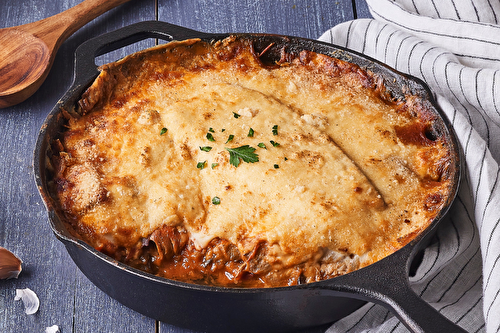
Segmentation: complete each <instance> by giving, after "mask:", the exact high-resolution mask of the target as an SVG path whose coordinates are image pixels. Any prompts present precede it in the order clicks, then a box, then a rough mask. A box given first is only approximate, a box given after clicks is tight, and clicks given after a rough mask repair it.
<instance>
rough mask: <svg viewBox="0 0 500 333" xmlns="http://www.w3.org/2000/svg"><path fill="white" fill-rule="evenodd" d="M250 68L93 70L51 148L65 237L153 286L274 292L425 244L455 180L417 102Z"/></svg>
mask: <svg viewBox="0 0 500 333" xmlns="http://www.w3.org/2000/svg"><path fill="white" fill-rule="evenodd" d="M261 55H262V54H261V53H260V52H256V51H255V50H254V45H253V42H252V40H251V39H247V38H242V37H230V38H227V39H225V40H223V41H219V42H214V43H206V42H202V41H199V40H187V41H183V42H171V43H168V44H166V45H162V46H158V47H155V48H152V49H149V50H145V51H143V52H139V53H136V54H133V55H131V56H128V57H126V58H124V59H122V60H120V61H118V62H116V63H112V64H108V65H104V66H102V67H101V68H100V70H101V73H100V75H99V76H98V78H97V79H96V80H95V82H94V83H93V84H92V86H90V88H88V90H87V91H86V92H85V93H84V94H83V96H82V97H81V100H80V101H79V102H78V105H77V106H75V109H74V110H68V112H65V114H66V116H67V117H68V124H67V128H66V129H65V131H64V132H63V133H62V134H61V136H60V137H59V138H58V139H57V140H54V142H53V144H52V150H53V156H52V161H51V164H52V167H53V169H54V170H55V171H54V176H53V181H52V183H53V194H54V198H55V201H56V202H57V205H58V207H59V209H60V211H61V212H62V213H63V214H64V217H65V219H66V222H67V224H68V226H69V227H70V228H71V230H73V232H74V233H75V235H77V236H78V237H79V238H81V239H83V240H84V241H85V242H88V243H89V244H90V245H91V246H93V247H95V248H96V249H98V250H99V251H102V252H103V253H106V254H108V255H110V256H111V257H113V258H116V259H117V260H119V261H122V262H124V263H126V264H129V265H131V266H133V267H136V268H139V269H142V270H145V271H147V272H150V273H153V274H156V275H159V276H163V277H167V278H171V279H175V280H181V281H187V282H192V283H199V284H209V285H220V286H237V287H275V286H287V285H295V284H300V283H309V282H314V281H319V280H323V279H327V278H331V277H335V276H338V275H340V274H345V273H348V272H350V271H353V270H356V269H358V268H361V267H364V266H366V265H369V264H371V263H373V262H375V261H377V260H379V259H381V258H383V257H385V256H387V255H389V254H391V253H393V252H394V251H396V250H397V249H399V248H401V247H402V246H403V245H405V244H406V243H407V242H409V241H410V240H411V239H413V238H414V237H415V236H416V235H417V234H418V233H419V232H420V231H421V230H423V229H425V228H426V227H427V226H428V225H429V223H431V221H432V220H433V219H434V218H435V216H436V214H437V213H438V212H439V211H440V209H441V208H442V207H443V205H444V204H445V202H446V201H447V199H448V196H449V193H450V188H451V181H452V179H451V178H452V177H451V174H452V171H453V170H452V169H451V168H452V163H451V157H450V151H449V147H448V146H449V144H448V143H447V142H446V141H445V139H444V138H443V137H442V136H441V135H436V133H434V130H433V123H434V121H435V119H436V116H434V114H433V113H432V112H430V111H429V110H428V109H427V107H426V106H425V103H422V101H421V100H420V99H419V98H417V97H414V96H407V97H406V98H404V100H398V101H395V100H391V98H390V96H389V95H388V94H387V93H386V92H385V89H384V86H383V83H382V81H381V80H378V79H377V78H376V77H375V76H374V75H373V74H371V73H370V72H367V71H365V70H362V69H361V68H359V67H358V66H356V65H353V64H351V63H348V62H345V61H341V60H338V59H336V58H334V57H330V56H327V55H323V54H317V53H314V52H311V51H305V50H304V51H302V52H299V53H297V54H291V53H287V52H286V51H285V50H283V52H282V56H281V59H280V60H279V61H277V62H276V63H274V64H271V65H269V64H264V63H263V62H262V61H261V58H260V56H261ZM228 149H229V150H228ZM231 149H233V150H231Z"/></svg>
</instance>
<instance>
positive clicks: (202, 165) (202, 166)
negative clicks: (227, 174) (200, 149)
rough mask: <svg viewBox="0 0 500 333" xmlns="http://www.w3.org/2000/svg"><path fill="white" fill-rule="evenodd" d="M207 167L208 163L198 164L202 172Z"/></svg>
mask: <svg viewBox="0 0 500 333" xmlns="http://www.w3.org/2000/svg"><path fill="white" fill-rule="evenodd" d="M206 166H207V161H203V162H198V164H196V167H197V168H198V169H200V170H203V169H205V167H206Z"/></svg>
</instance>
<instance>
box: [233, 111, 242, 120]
mask: <svg viewBox="0 0 500 333" xmlns="http://www.w3.org/2000/svg"><path fill="white" fill-rule="evenodd" d="M233 116H234V118H236V119H238V118H239V117H241V116H240V115H239V114H237V113H236V112H233Z"/></svg>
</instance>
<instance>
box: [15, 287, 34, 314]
mask: <svg viewBox="0 0 500 333" xmlns="http://www.w3.org/2000/svg"><path fill="white" fill-rule="evenodd" d="M19 300H22V301H23V303H24V311H25V312H26V314H29V315H31V314H35V313H36V312H37V311H38V307H39V306H40V300H39V299H38V296H37V295H36V294H35V292H34V291H33V290H31V289H30V288H26V289H16V297H14V301H19Z"/></svg>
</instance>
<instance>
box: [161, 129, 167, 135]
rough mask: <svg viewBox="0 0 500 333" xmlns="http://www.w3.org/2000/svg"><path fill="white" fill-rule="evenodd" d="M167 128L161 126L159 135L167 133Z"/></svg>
mask: <svg viewBox="0 0 500 333" xmlns="http://www.w3.org/2000/svg"><path fill="white" fill-rule="evenodd" d="M167 131H168V129H166V128H165V127H163V128H162V129H161V131H160V135H163V134H165V133H167Z"/></svg>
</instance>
